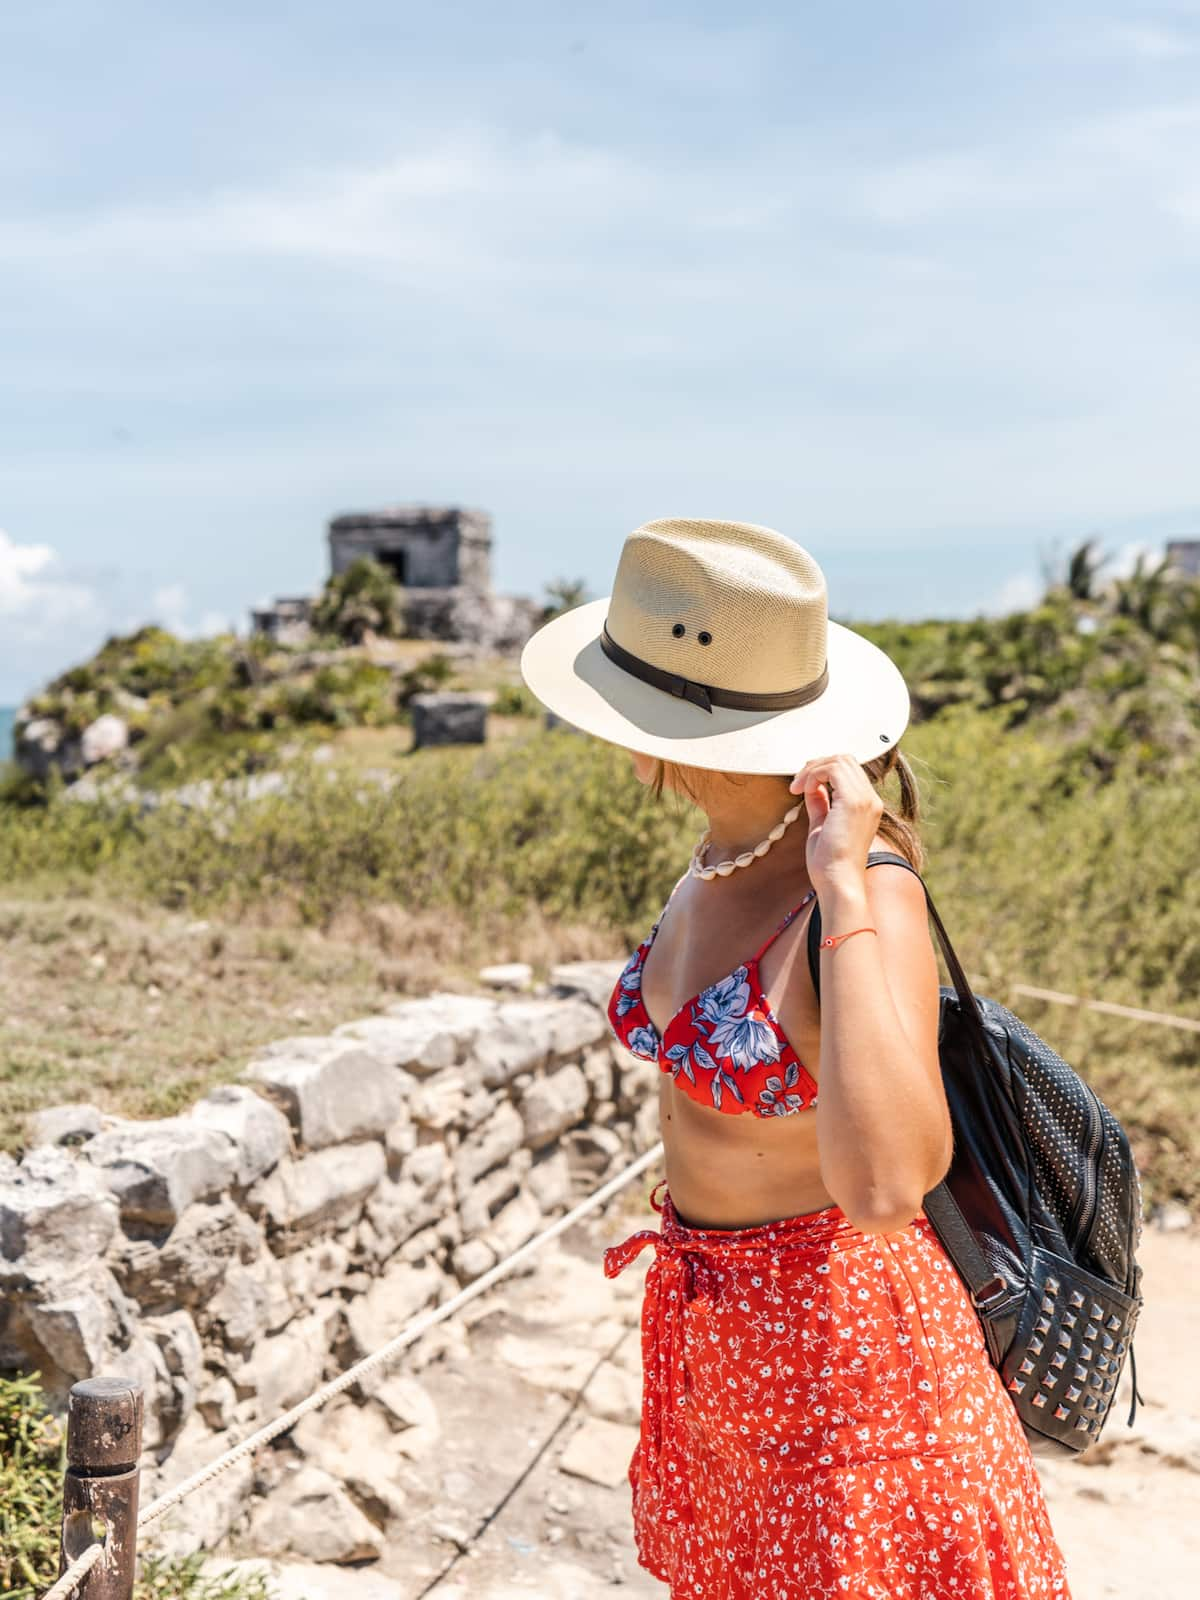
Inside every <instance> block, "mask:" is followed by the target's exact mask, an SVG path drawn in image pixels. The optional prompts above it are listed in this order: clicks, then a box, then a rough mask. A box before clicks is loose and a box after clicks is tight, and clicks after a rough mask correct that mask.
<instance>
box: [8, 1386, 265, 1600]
mask: <svg viewBox="0 0 1200 1600" xmlns="http://www.w3.org/2000/svg"><path fill="white" fill-rule="evenodd" d="M39 1377H40V1374H39V1373H37V1372H32V1373H28V1374H21V1375H17V1376H9V1377H4V1376H0V1594H3V1595H4V1597H5V1600H35V1597H36V1596H37V1595H39V1594H41V1593H42V1592H43V1591H44V1590H45V1589H48V1588H49V1587H50V1585H51V1584H52V1583H53V1582H54V1580H55V1578H57V1577H58V1547H59V1530H60V1527H61V1523H62V1485H63V1473H64V1471H65V1469H66V1464H67V1433H66V1426H65V1423H62V1422H60V1421H59V1419H58V1418H57V1417H55V1416H54V1415H53V1413H52V1412H50V1411H49V1409H48V1408H47V1406H46V1403H45V1397H44V1395H43V1392H42V1387H41V1384H40V1382H39ZM199 1492H200V1493H203V1492H204V1491H203V1490H201V1491H199ZM204 1559H205V1558H204V1555H203V1554H202V1553H200V1552H197V1553H196V1554H195V1555H191V1556H187V1557H185V1558H183V1559H179V1558H177V1557H165V1556H155V1555H153V1554H152V1553H150V1552H146V1553H145V1554H144V1555H139V1558H138V1567H139V1571H138V1574H137V1578H136V1580H135V1583H134V1587H133V1600H272V1596H273V1594H274V1592H275V1591H274V1588H273V1586H272V1585H270V1584H269V1582H268V1581H267V1580H265V1579H264V1578H263V1577H262V1576H261V1575H260V1574H259V1573H250V1574H245V1575H243V1574H240V1573H229V1574H226V1575H222V1576H220V1577H205V1576H204V1574H203V1573H202V1572H201V1570H200V1569H201V1567H202V1566H203V1564H204Z"/></svg>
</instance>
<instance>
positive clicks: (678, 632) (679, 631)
mask: <svg viewBox="0 0 1200 1600" xmlns="http://www.w3.org/2000/svg"><path fill="white" fill-rule="evenodd" d="M671 632H672V633H673V634H674V635H675V637H676V638H677V639H682V638H683V636H684V634H685V633H686V632H687V629H686V628H685V627H684V625H683V623H682V622H677V623H676V624H675V626H674V627H673V628H672V629H671Z"/></svg>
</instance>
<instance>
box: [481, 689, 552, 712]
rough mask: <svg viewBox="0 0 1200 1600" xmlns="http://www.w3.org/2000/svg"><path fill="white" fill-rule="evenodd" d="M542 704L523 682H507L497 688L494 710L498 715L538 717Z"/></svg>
mask: <svg viewBox="0 0 1200 1600" xmlns="http://www.w3.org/2000/svg"><path fill="white" fill-rule="evenodd" d="M541 709H542V708H541V704H540V702H539V701H538V700H536V699H534V697H533V695H532V694H530V692H529V690H528V689H527V688H526V687H525V685H524V684H523V683H506V684H503V685H502V686H501V687H500V688H499V689H497V690H496V698H495V701H494V702H493V704H492V710H493V711H494V712H495V713H496V715H497V716H498V717H536V716H540V715H541Z"/></svg>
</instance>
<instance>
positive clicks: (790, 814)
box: [688, 802, 804, 883]
mask: <svg viewBox="0 0 1200 1600" xmlns="http://www.w3.org/2000/svg"><path fill="white" fill-rule="evenodd" d="M803 809H804V806H803V802H801V803H800V804H798V805H794V806H793V807H792V808H791V810H790V811H786V812H785V813H784V817H783V821H782V822H777V823H776V824H775V826H774V827H773V828H772V829H771V831H770V833H769V834H768V835H767V837H766V838H765V839H762V840H760V841H759V843H758V844H756V845H755V846H754V849H753V850H743V851H742V852H741V854H740V855H736V856H734V858H733V860H732V861H718V862H717V864H716V865H715V866H712V867H708V866H705V865H704V852H705V851H706V850H707V849H708V846H709V844H710V842H711V840H712V829H711V828H705V830H704V832H703V833H702V834H701V835H700V837H699V839H697V840H696V848H695V849H694V850H693V851H692V859H691V862H690V863H689V865H688V872H689V874H690V875H691V876H692V877H693V878H703V879H704V881H705V882H706V883H709V882H711V881H712V879H713V878H727V877H728V876H729V874H730V873H731V872H732V871H733V870H734V869H735V868H736V867H749V866H752V865H753V864H754V862H755V861H757V860H758V858H759V857H760V856H765V855H766V853H767V851H768V850H769V849H770V848H771V846H772V845H773V844H775V843H776V841H777V840H779V839H782V838H783V836H784V834H785V833H786V832H787V830H788V829H789V828H790V827H791V825H792V823H793V822H795V820H796V818H797V817H798V816H799V815H800V813H801V811H802V810H803Z"/></svg>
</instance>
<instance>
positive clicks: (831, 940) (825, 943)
mask: <svg viewBox="0 0 1200 1600" xmlns="http://www.w3.org/2000/svg"><path fill="white" fill-rule="evenodd" d="M878 932H879V929H878V928H851V929H850V932H849V933H830V934H826V936H825V938H824V939H822V940H821V942H820V944H819V945H818V946H817V948H818V949H819V950H825V949H829V950H832V949H833V948H834V947H835V946H836V945H839V944H841V942H842V940H843V939H850V938H853V936H854V935H855V934H856V933H878Z"/></svg>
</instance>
